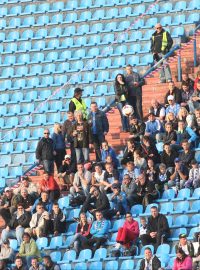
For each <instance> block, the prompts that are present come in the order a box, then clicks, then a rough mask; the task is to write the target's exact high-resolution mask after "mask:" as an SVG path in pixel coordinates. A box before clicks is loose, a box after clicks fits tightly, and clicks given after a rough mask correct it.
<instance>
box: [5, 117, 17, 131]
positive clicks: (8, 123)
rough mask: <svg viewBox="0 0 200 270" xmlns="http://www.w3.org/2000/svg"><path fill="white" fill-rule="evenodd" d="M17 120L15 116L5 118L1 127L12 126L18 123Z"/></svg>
mask: <svg viewBox="0 0 200 270" xmlns="http://www.w3.org/2000/svg"><path fill="white" fill-rule="evenodd" d="M18 123H19V120H18V118H17V117H16V116H13V117H9V118H7V120H6V122H5V125H4V127H2V129H7V128H14V127H16V126H17V125H18Z"/></svg>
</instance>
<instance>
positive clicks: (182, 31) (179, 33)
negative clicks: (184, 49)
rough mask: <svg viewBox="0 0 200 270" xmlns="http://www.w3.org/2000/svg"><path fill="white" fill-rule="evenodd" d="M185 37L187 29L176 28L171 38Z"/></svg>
mask: <svg viewBox="0 0 200 270" xmlns="http://www.w3.org/2000/svg"><path fill="white" fill-rule="evenodd" d="M184 35H185V29H184V27H181V26H179V27H176V28H174V29H173V30H172V33H171V37H172V38H176V37H182V36H184Z"/></svg>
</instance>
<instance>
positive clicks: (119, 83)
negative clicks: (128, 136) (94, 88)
mask: <svg viewBox="0 0 200 270" xmlns="http://www.w3.org/2000/svg"><path fill="white" fill-rule="evenodd" d="M114 89H115V101H116V105H117V109H118V110H119V113H120V115H121V122H122V129H123V131H128V130H129V121H128V117H126V116H124V115H123V113H122V108H123V107H124V105H125V104H126V103H127V94H128V89H127V85H126V82H125V77H124V75H123V74H120V73H119V74H117V76H116V77H115V85H114Z"/></svg>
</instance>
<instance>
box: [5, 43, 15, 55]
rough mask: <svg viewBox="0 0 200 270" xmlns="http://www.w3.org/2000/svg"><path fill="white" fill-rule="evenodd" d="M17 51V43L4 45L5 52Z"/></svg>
mask: <svg viewBox="0 0 200 270" xmlns="http://www.w3.org/2000/svg"><path fill="white" fill-rule="evenodd" d="M16 51H17V44H16V43H8V44H6V46H5V52H6V53H14V52H16Z"/></svg>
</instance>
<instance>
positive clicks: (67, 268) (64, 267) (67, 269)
mask: <svg viewBox="0 0 200 270" xmlns="http://www.w3.org/2000/svg"><path fill="white" fill-rule="evenodd" d="M71 269H72V268H71V264H69V263H64V264H61V265H60V270H71Z"/></svg>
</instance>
